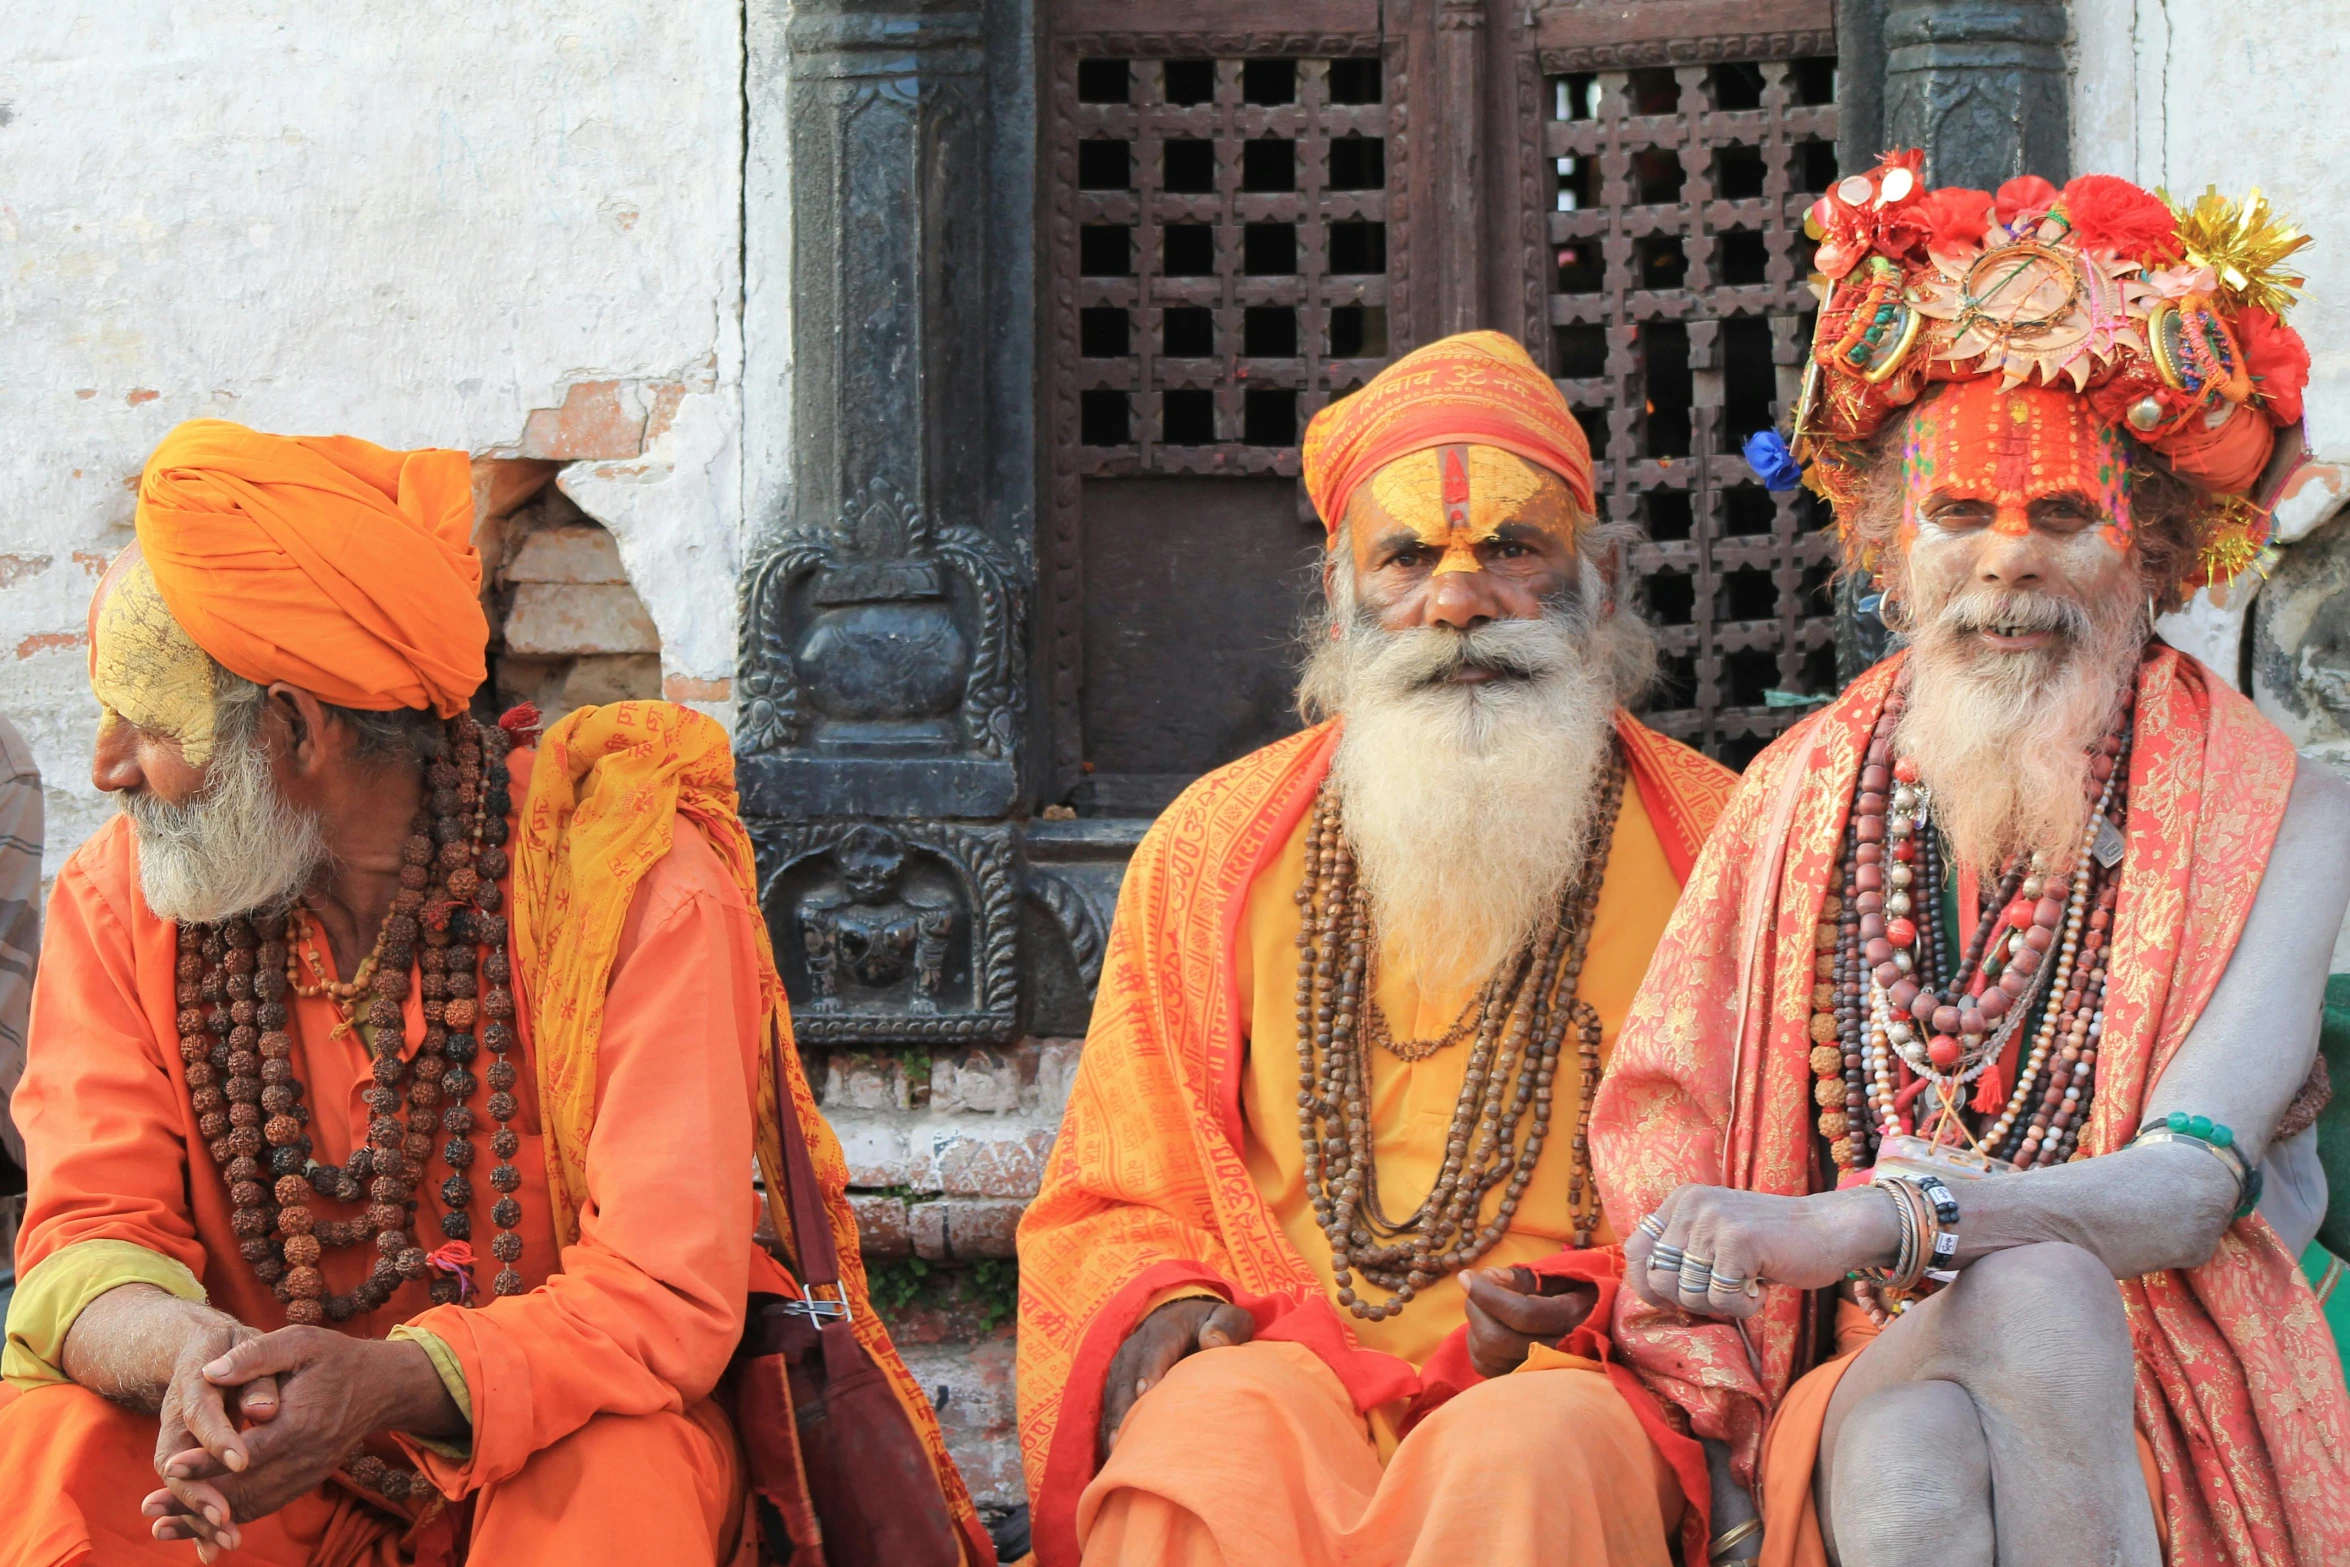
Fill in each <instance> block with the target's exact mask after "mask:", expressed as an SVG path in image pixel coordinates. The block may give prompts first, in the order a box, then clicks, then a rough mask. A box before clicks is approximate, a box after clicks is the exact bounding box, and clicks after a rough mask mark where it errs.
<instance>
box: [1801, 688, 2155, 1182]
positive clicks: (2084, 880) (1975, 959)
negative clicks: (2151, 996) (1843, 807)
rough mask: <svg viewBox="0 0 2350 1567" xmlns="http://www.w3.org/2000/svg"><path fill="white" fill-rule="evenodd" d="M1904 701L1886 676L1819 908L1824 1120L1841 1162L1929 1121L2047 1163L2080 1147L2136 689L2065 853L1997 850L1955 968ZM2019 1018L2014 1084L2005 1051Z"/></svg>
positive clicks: (2097, 1032) (1817, 989) (2099, 1019)
mask: <svg viewBox="0 0 2350 1567" xmlns="http://www.w3.org/2000/svg"><path fill="white" fill-rule="evenodd" d="M1905 705H1906V692H1905V691H1904V690H1901V689H1896V690H1895V691H1894V692H1893V693H1892V694H1891V695H1890V696H1888V697H1887V699H1886V703H1885V708H1884V711H1883V712H1882V713H1881V714H1880V715H1879V717H1878V719H1877V722H1876V726H1875V728H1874V730H1873V731H1872V733H1871V735H1870V739H1869V744H1868V749H1867V752H1866V753H1865V755H1864V757H1863V759H1862V765H1861V770H1860V777H1859V780H1858V785H1857V789H1856V796H1855V799H1854V802H1853V808H1852V813H1851V821H1850V825H1849V826H1848V828H1847V829H1846V832H1845V839H1844V852H1843V855H1842V860H1841V864H1840V867H1839V874H1838V880H1837V883H1836V887H1837V891H1836V893H1835V894H1834V895H1832V896H1830V897H1829V898H1828V899H1827V900H1826V903H1825V905H1824V906H1823V909H1822V913H1821V919H1820V925H1819V933H1818V941H1817V944H1816V945H1817V950H1818V952H1819V961H1818V966H1817V969H1816V974H1817V980H1818V983H1817V984H1816V985H1815V986H1814V988H1813V991H1812V1019H1811V1037H1812V1052H1811V1067H1812V1071H1813V1074H1814V1076H1815V1078H1816V1079H1817V1081H1816V1084H1815V1089H1816V1095H1815V1098H1816V1102H1817V1104H1818V1106H1819V1111H1820V1114H1819V1132H1820V1135H1821V1137H1823V1138H1824V1139H1826V1141H1827V1144H1828V1151H1829V1155H1830V1157H1831V1158H1832V1159H1833V1160H1834V1162H1835V1164H1836V1165H1837V1167H1838V1168H1839V1169H1840V1170H1851V1169H1862V1168H1867V1167H1869V1166H1870V1165H1872V1164H1873V1163H1874V1162H1875V1159H1876V1156H1877V1153H1878V1150H1879V1149H1880V1148H1881V1146H1882V1145H1883V1143H1884V1140H1885V1139H1886V1138H1888V1137H1897V1136H1903V1135H1909V1134H1911V1133H1916V1134H1918V1135H1928V1134H1930V1133H1932V1132H1933V1131H1934V1130H1935V1128H1936V1127H1937V1126H1938V1125H1939V1126H1940V1127H1942V1128H1943V1129H1944V1130H1945V1132H1946V1133H1947V1132H1948V1131H1949V1130H1951V1129H1952V1128H1953V1127H1955V1129H1957V1130H1959V1131H1960V1132H1962V1133H1963V1138H1964V1139H1973V1140H1974V1141H1976V1142H1977V1144H1978V1145H1979V1146H1980V1148H1981V1149H1982V1151H1983V1152H1985V1153H1988V1154H1990V1155H1992V1156H1994V1157H1996V1158H2000V1159H2004V1160H2007V1161H2009V1162H2010V1163H2013V1164H2016V1165H2022V1166H2044V1165H2049V1164H2054V1163H2057V1162H2059V1161H2060V1160H2062V1159H2066V1158H2070V1157H2071V1156H2072V1155H2073V1153H2074V1151H2075V1150H2076V1149H2077V1148H2078V1146H2079V1140H2080V1132H2081V1126H2082V1124H2083V1123H2084V1122H2085V1120H2086V1119H2087V1115H2088V1109H2089V1103H2090V1100H2091V1097H2092V1096H2093V1094H2094V1092H2095V1087H2096V1063H2097V1048H2098V1043H2099V1040H2100V1039H2101V1038H2102V1036H2103V1034H2104V1002H2105V985H2106V962H2107V958H2108V955H2109V952H2110V943H2111V937H2112V926H2113V914H2114V906H2115V902H2116V900H2117V898H2118V896H2119V893H2120V890H2121V855H2120V853H2119V847H2120V845H2121V843H2122V841H2123V839H2122V833H2121V829H2122V826H2123V824H2124V822H2125V820H2126V818H2127V812H2128V805H2127V793H2128V778H2129V759H2130V739H2131V713H2132V707H2131V705H2130V704H2129V703H2127V702H2125V703H2124V704H2123V706H2122V709H2121V711H2120V713H2119V714H2117V715H2116V717H2115V719H2114V721H2113V723H2112V725H2111V726H2110V727H2109V728H2108V730H2107V732H2106V734H2105V736H2104V738H2103V740H2102V742H2101V743H2100V745H2099V747H2098V750H2097V753H2096V754H2095V755H2094V756H2092V757H2091V758H2090V767H2089V778H2088V783H2087V787H2088V788H2089V789H2090V790H2091V791H2092V794H2093V798H2094V800H2095V808H2094V809H2093V810H2092V811H2091V812H2090V814H2089V820H2088V824H2087V826H2086V827H2085V828H2084V829H2083V831H2082V834H2081V840H2080V843H2079V844H2078V846H2077V847H2076V850H2075V852H2074V854H2073V857H2072V863H2071V864H2070V865H2069V866H2064V867H2062V868H2058V867H2053V866H2051V865H2050V864H2048V863H2047V862H2046V859H2045V857H2044V856H2039V855H2035V856H2032V857H2030V858H2029V859H2028V860H2026V859H2024V858H2021V857H2019V858H2018V859H2017V860H2015V861H2014V862H2012V863H2011V864H2009V865H2008V866H2006V867H2005V868H2004V869H2003V870H2002V872H2001V874H2000V876H1999V877H1998V878H1997V880H1996V882H1995V883H1993V884H1992V885H1993V888H1995V890H1992V891H1991V893H1990V896H1989V898H1988V899H1987V901H1986V903H1985V905H1984V908H1983V909H1982V910H1981V911H1980V917H1979V918H1978V919H1977V920H1976V922H1975V928H1974V931H1973V933H1972V935H1971V936H1970V937H1969V938H1968V940H1967V942H1966V946H1965V949H1964V951H1963V953H1962V955H1961V957H1960V959H1959V962H1958V964H1957V965H1956V967H1955V969H1954V968H1953V967H1952V965H1951V963H1950V961H1949V951H1950V946H1951V938H1952V936H1953V934H1954V933H1953V932H1951V931H1949V930H1947V929H1946V928H1945V926H1946V924H1947V921H1945V920H1944V919H1943V917H1942V910H1941V889H1942V884H1943V879H1944V875H1943V866H1942V863H1941V855H1940V847H1939V843H1938V840H1937V837H1936V834H1935V832H1934V830H1933V821H1932V802H1931V799H1930V797H1929V795H1928V792H1927V791H1926V790H1925V789H1924V788H1922V787H1921V786H1920V784H1919V781H1918V775H1917V770H1916V768H1915V767H1914V766H1913V765H1912V764H1911V763H1910V762H1909V761H1908V760H1907V759H1906V758H1897V757H1896V756H1895V755H1894V748H1893V736H1894V733H1895V731H1896V730H1897V729H1898V728H1899V726H1900V722H1901V715H1902V712H1903V710H1904V707H1905ZM2042 1003H2044V1004H2042ZM2035 1006H2038V1012H2039V1015H2038V1020H2037V1023H2036V1024H2034V1023H2033V1022H2032V1014H2033V1012H2034V1009H2035ZM2027 1026H2029V1027H2031V1030H2032V1031H2031V1033H2030V1034H2029V1036H2027V1037H2028V1038H2029V1040H2030V1045H2029V1048H2028V1049H2022V1048H2020V1047H2019V1050H2018V1055H2019V1059H2018V1061H2017V1063H2016V1074H2015V1075H2016V1081H2015V1084H2014V1086H2013V1089H2012V1091H2010V1090H2009V1089H2008V1088H2007V1086H2006V1084H2005V1082H2004V1079H2003V1071H2002V1065H2003V1061H2004V1058H2005V1056H2006V1055H2007V1053H2008V1048H2009V1044H2010V1041H2011V1040H2012V1039H2013V1038H2014V1036H2015V1034H2016V1033H2017V1031H2018V1030H2020V1029H2023V1028H2025V1027H2027ZM1904 1079H1907V1081H1904ZM1969 1085H1974V1087H1975V1091H1974V1093H1973V1095H1972V1097H1971V1100H1970V1099H1968V1098H1967V1095H1966V1089H1967V1087H1968V1086H1969ZM1970 1110H1971V1111H1972V1116H1971V1117H1969V1115H1968V1114H1967V1112H1968V1111H1970Z"/></svg>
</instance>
